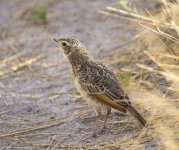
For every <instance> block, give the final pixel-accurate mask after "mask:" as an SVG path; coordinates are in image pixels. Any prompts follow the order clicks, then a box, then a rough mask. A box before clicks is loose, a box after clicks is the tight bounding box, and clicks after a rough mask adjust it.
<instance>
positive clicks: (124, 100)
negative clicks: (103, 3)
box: [54, 38, 146, 136]
mask: <svg viewBox="0 0 179 150" xmlns="http://www.w3.org/2000/svg"><path fill="white" fill-rule="evenodd" d="M54 41H56V42H57V43H58V45H59V46H60V49H62V50H63V52H64V54H65V56H66V57H67V59H68V61H69V63H70V64H71V68H72V73H73V79H74V82H75V85H76V88H77V89H78V91H79V92H80V94H81V95H82V97H83V98H84V99H85V100H86V101H87V103H88V104H89V105H90V106H92V107H94V108H95V111H96V116H97V117H96V123H95V125H94V131H93V136H96V128H97V125H98V122H99V117H100V116H101V115H102V114H104V113H105V114H106V117H105V120H104V125H103V128H104V129H105V128H107V121H108V117H109V115H110V114H111V110H112V109H115V110H118V111H120V112H122V113H126V112H127V111H128V112H129V113H130V114H131V115H132V116H133V117H134V118H135V119H137V120H138V121H139V122H140V123H141V124H142V125H143V126H145V125H146V120H145V119H144V118H143V117H142V116H141V115H140V114H139V113H138V111H137V110H136V109H135V108H134V107H133V106H132V104H131V102H130V99H129V97H128V95H127V94H126V93H125V92H124V90H123V89H122V87H121V85H120V83H119V81H118V80H117V78H116V76H115V75H114V73H113V72H111V71H110V70H109V69H108V68H107V67H106V66H105V65H103V64H102V63H100V62H98V61H96V60H95V59H94V58H93V57H92V56H91V55H90V54H89V53H88V51H87V50H86V48H85V47H84V45H83V44H82V43H81V42H80V41H79V40H78V39H76V38H61V39H54Z"/></svg>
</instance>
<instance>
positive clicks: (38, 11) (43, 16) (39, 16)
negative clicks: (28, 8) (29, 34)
mask: <svg viewBox="0 0 179 150" xmlns="http://www.w3.org/2000/svg"><path fill="white" fill-rule="evenodd" d="M47 13H48V8H47V6H43V5H37V6H34V7H33V8H32V19H33V21H34V22H35V23H37V24H46V23H47Z"/></svg>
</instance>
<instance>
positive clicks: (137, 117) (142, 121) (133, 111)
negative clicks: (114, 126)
mask: <svg viewBox="0 0 179 150" xmlns="http://www.w3.org/2000/svg"><path fill="white" fill-rule="evenodd" d="M128 111H129V113H130V114H131V115H132V116H133V117H134V118H135V119H137V120H138V121H139V122H140V123H141V124H142V125H143V126H145V125H146V123H147V121H146V120H145V119H144V118H143V117H142V116H141V115H140V114H139V113H138V112H137V110H135V109H134V107H132V106H131V105H129V106H128Z"/></svg>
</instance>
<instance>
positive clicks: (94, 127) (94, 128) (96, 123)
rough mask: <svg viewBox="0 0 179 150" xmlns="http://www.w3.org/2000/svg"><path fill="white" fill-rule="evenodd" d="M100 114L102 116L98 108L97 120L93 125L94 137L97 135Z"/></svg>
mask: <svg viewBox="0 0 179 150" xmlns="http://www.w3.org/2000/svg"><path fill="white" fill-rule="evenodd" d="M100 116H101V111H99V110H96V121H95V124H94V126H93V134H92V136H93V137H96V129H97V127H98V124H99V118H100Z"/></svg>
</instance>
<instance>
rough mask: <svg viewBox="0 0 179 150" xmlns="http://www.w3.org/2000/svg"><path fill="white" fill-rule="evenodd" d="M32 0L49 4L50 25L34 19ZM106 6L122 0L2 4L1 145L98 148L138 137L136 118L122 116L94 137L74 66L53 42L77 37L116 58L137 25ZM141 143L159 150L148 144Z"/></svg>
mask: <svg viewBox="0 0 179 150" xmlns="http://www.w3.org/2000/svg"><path fill="white" fill-rule="evenodd" d="M33 4H44V5H47V6H48V16H47V17H48V23H47V24H46V25H37V24H35V23H34V22H33V21H32V19H30V17H29V14H28V11H29V8H30V7H29V6H31V5H33ZM106 6H115V7H119V5H118V3H117V1H116V0H111V1H108V0H86V1H83V0H75V1H74V0H59V1H57V0H43V1H42V0H41V1H40V0H37V1H29V0H13V1H7V0H1V1H0V14H1V19H0V32H1V33H0V47H1V51H0V75H1V79H0V147H1V149H62V148H63V149H74V148H76V149H80V148H87V147H88V148H89V147H90V145H91V146H93V147H94V146H95V145H97V146H96V149H99V145H104V144H106V143H107V144H113V143H115V142H121V143H123V144H124V145H125V142H126V141H128V140H131V141H132V140H133V139H135V138H137V137H138V135H139V134H140V132H141V131H142V129H141V127H140V126H139V124H138V123H137V121H135V120H134V119H133V118H132V117H131V116H124V115H122V114H119V113H113V115H111V118H110V123H109V130H108V131H105V132H102V133H99V134H98V136H97V137H96V138H93V137H92V136H91V134H92V126H93V124H94V120H95V113H94V111H93V109H88V106H87V104H86V103H85V101H84V100H82V99H81V98H80V96H79V93H78V92H77V91H76V89H75V87H74V84H73V81H72V77H71V73H70V66H69V64H68V62H67V61H66V60H65V59H64V57H63V54H62V52H61V51H59V50H58V47H57V45H56V44H55V43H54V42H53V40H52V39H53V38H58V37H71V36H73V37H78V38H79V39H80V40H81V41H82V42H83V43H84V45H85V46H86V47H87V49H88V50H89V51H90V53H91V54H92V55H93V56H94V57H95V58H96V59H98V60H101V61H104V62H105V60H110V59H111V58H110V56H109V55H108V54H109V52H110V53H111V55H115V53H116V52H120V51H124V50H125V48H126V47H127V46H128V45H129V44H131V42H128V39H130V38H132V37H133V36H134V35H135V29H134V28H132V26H130V24H129V22H128V21H126V20H124V19H120V18H112V17H108V16H105V15H103V14H100V13H99V12H98V11H99V10H102V9H104V8H105V7H106ZM112 49H117V50H115V52H114V54H113V52H112V51H111V50H112ZM38 57H42V58H38ZM32 59H34V61H33V60H32ZM28 60H30V62H29V63H28V62H27V61H28ZM24 63H25V64H24ZM19 64H24V66H23V65H22V66H19ZM106 65H107V66H109V68H111V69H113V70H114V71H115V72H117V71H118V70H119V69H120V68H119V67H118V66H110V65H108V64H106ZM129 95H130V93H129ZM99 130H100V127H99ZM143 146H144V147H145V148H146V149H152V148H153V149H155V148H154V147H153V146H155V143H150V141H147V142H146V141H144V145H143ZM97 147H98V148H97ZM125 147H126V146H125ZM117 149H120V147H119V148H117ZM121 149H123V148H122V147H121Z"/></svg>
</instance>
